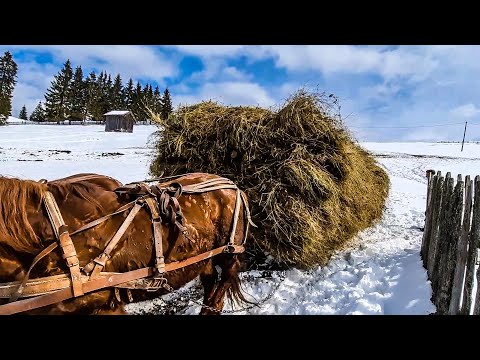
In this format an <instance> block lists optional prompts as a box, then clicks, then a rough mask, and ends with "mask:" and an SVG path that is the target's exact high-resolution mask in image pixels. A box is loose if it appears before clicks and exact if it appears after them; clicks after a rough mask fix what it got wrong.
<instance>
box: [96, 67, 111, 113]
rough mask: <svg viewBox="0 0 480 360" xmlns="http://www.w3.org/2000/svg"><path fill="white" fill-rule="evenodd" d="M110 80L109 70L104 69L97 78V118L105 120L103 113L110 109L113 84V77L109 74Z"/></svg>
mask: <svg viewBox="0 0 480 360" xmlns="http://www.w3.org/2000/svg"><path fill="white" fill-rule="evenodd" d="M108 79H109V81H108V80H107V72H106V71H102V72H101V73H100V75H99V76H98V79H97V87H98V96H97V106H96V108H95V115H94V116H95V119H96V120H102V121H103V120H104V116H103V114H105V113H106V112H107V111H110V110H111V109H110V87H111V84H112V79H111V77H110V76H108Z"/></svg>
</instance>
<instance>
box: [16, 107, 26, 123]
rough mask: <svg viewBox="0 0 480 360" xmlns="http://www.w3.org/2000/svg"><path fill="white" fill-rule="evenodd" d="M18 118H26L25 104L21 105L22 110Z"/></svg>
mask: <svg viewBox="0 0 480 360" xmlns="http://www.w3.org/2000/svg"><path fill="white" fill-rule="evenodd" d="M18 118H19V119H22V120H28V115H27V107H26V106H25V105H23V106H22V110H20V115H18Z"/></svg>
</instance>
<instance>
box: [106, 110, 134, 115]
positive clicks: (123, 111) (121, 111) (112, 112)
mask: <svg viewBox="0 0 480 360" xmlns="http://www.w3.org/2000/svg"><path fill="white" fill-rule="evenodd" d="M129 113H130V111H127V110H113V111H109V112H107V113H105V114H103V115H127V114H129Z"/></svg>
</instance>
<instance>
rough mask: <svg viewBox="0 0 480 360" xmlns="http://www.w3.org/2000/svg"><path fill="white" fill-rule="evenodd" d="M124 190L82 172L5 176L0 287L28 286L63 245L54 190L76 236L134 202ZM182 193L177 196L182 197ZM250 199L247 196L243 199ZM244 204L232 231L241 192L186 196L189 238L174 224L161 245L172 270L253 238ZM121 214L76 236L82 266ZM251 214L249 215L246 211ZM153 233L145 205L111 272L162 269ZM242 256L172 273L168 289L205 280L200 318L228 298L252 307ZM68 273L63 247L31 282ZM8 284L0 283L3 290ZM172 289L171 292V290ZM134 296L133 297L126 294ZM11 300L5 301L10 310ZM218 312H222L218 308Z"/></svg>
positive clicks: (71, 305)
mask: <svg viewBox="0 0 480 360" xmlns="http://www.w3.org/2000/svg"><path fill="white" fill-rule="evenodd" d="M217 178H219V177H218V176H216V175H212V174H203V173H195V174H187V175H184V176H181V177H177V178H175V179H174V180H170V181H165V182H161V183H160V184H159V186H160V187H162V186H166V187H167V186H169V185H170V184H172V181H174V182H175V183H178V184H180V185H182V186H188V185H192V184H199V183H202V182H205V181H208V180H213V181H216V180H214V179H217ZM121 187H122V184H121V183H120V182H119V181H117V180H115V179H113V178H110V177H107V176H101V175H96V174H79V175H74V176H71V177H67V178H63V179H58V180H54V181H51V182H46V183H41V182H35V181H30V180H20V179H14V178H5V177H0V283H6V282H14V281H17V282H19V281H21V280H22V279H23V278H24V277H25V274H26V272H27V270H28V268H29V267H30V265H31V264H32V261H33V260H34V258H35V256H36V255H37V254H39V253H40V252H41V251H42V250H43V249H45V248H46V247H48V246H49V245H50V244H51V243H52V242H55V241H56V237H55V233H54V230H53V226H52V223H51V222H50V220H49V217H48V213H47V210H46V208H45V206H43V203H42V199H43V198H44V196H45V193H46V192H50V193H51V194H52V195H53V197H54V198H55V201H56V203H57V205H58V209H59V210H60V213H61V215H62V216H63V219H64V222H65V223H66V225H67V226H68V229H69V232H70V233H72V232H73V231H74V230H75V229H79V228H81V227H82V226H84V225H85V224H87V223H90V222H92V221H93V220H96V219H98V218H101V217H102V216H105V215H107V214H111V213H114V212H115V211H116V210H118V209H119V208H121V207H122V206H124V205H125V204H127V203H128V202H129V201H131V198H130V199H129V198H128V196H126V195H125V194H122V193H119V192H118V191H117V192H116V191H115V190H116V189H118V188H121ZM177 195H178V194H177ZM242 196H243V193H242ZM244 199H245V202H243V203H242V204H241V206H242V211H240V214H239V218H238V223H237V224H236V226H233V225H232V223H233V222H234V220H232V219H233V217H232V216H233V214H234V209H235V206H236V201H238V200H237V197H236V191H235V190H231V189H218V190H215V191H209V192H203V193H199V194H182V195H180V196H178V203H179V205H180V208H181V211H182V212H183V223H182V226H183V227H184V232H183V233H182V232H181V231H179V230H178V228H177V227H176V226H174V225H168V224H165V223H164V224H162V226H161V235H162V236H161V239H162V241H161V243H162V245H163V251H164V258H165V264H167V265H168V264H169V263H174V262H176V261H181V260H185V259H188V258H190V257H192V256H195V255H198V254H201V253H204V252H208V251H210V250H212V249H215V248H218V247H220V246H222V245H225V244H227V241H228V237H229V235H230V233H231V231H232V228H233V231H234V241H235V244H241V243H242V240H244V239H245V238H246V235H247V232H248V223H247V221H248V219H247V217H248V216H247V215H245V213H244V211H243V210H245V208H247V209H248V205H247V206H246V198H244ZM127 214H128V211H124V212H121V213H119V214H116V215H114V216H112V217H111V218H109V219H108V220H106V221H104V222H101V223H99V224H97V225H96V226H93V227H91V228H89V229H87V230H85V231H82V232H79V233H76V234H74V235H72V236H71V239H72V241H73V244H74V247H75V249H76V253H77V256H78V260H79V263H80V268H84V267H85V266H86V265H87V264H88V263H89V262H91V260H92V259H94V258H95V257H97V256H98V255H100V254H101V253H102V251H103V250H104V249H105V247H106V245H107V243H108V241H109V240H110V239H111V238H112V237H113V236H114V234H115V233H116V231H117V230H118V229H119V227H120V226H121V225H122V223H123V221H124V220H125V218H126V217H127ZM247 214H248V213H247ZM153 239H154V231H153V229H152V218H151V213H150V212H149V211H148V208H146V207H145V206H144V207H142V208H141V209H140V211H139V212H138V214H137V215H136V216H135V217H134V219H133V221H132V222H131V224H130V225H129V226H128V228H127V230H126V231H125V233H124V234H123V236H122V237H121V239H120V241H119V242H118V244H117V245H116V247H115V248H114V249H113V251H112V253H111V254H110V257H109V258H108V261H106V264H105V268H104V271H106V272H115V273H124V272H128V271H132V270H135V269H141V268H145V267H152V266H154V263H155V249H154V247H155V246H154V241H153ZM242 255H243V254H228V253H221V254H219V255H217V256H214V257H211V258H209V259H207V260H203V261H200V262H197V263H195V264H191V265H189V266H185V267H182V268H180V269H177V270H173V271H171V272H167V273H165V278H166V280H167V283H168V284H169V285H170V286H171V288H173V289H178V288H180V287H182V286H183V285H185V284H186V283H187V282H189V281H191V280H193V279H195V278H197V276H200V280H201V283H202V285H203V288H204V305H206V306H204V307H202V310H201V312H200V313H201V314H215V313H218V312H219V311H220V310H221V309H222V308H223V304H224V299H225V297H226V296H228V297H229V298H230V299H231V300H232V301H233V300H236V301H239V302H248V301H247V300H246V299H245V297H244V295H243V294H242V292H241V289H240V279H239V277H238V270H239V268H240V266H241V261H242ZM59 274H69V267H68V266H67V264H66V262H65V259H64V258H62V252H61V251H60V248H59V247H57V248H56V249H55V250H53V251H52V252H51V253H49V254H48V255H47V256H45V257H44V258H42V259H41V260H40V261H39V262H38V264H37V265H36V266H35V267H34V268H33V270H32V272H31V273H30V276H29V278H30V279H36V278H44V277H49V276H52V275H59ZM0 285H1V284H0ZM171 288H170V289H171ZM165 292H166V290H165V289H164V288H159V289H157V290H156V291H145V290H130V289H129V290H126V289H120V290H118V289H117V290H116V291H114V289H113V288H106V289H101V290H98V291H94V292H90V293H86V294H84V295H82V296H78V297H75V298H71V299H68V300H64V301H61V302H59V303H55V304H51V305H48V306H43V307H40V308H37V309H34V310H29V311H27V313H30V314H39V313H42V314H43V313H46V314H108V313H125V311H124V309H123V307H124V305H125V303H126V301H127V299H128V300H129V301H134V302H137V301H141V300H147V299H152V298H155V297H158V296H160V295H162V294H164V293H165ZM127 295H128V296H127ZM7 302H8V299H0V304H5V303H7ZM212 308H213V309H216V310H212Z"/></svg>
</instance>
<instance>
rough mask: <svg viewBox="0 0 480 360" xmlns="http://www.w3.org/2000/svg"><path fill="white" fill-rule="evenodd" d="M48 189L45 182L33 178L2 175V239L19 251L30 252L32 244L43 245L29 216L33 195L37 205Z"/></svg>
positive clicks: (0, 215)
mask: <svg viewBox="0 0 480 360" xmlns="http://www.w3.org/2000/svg"><path fill="white" fill-rule="evenodd" d="M46 190H47V186H46V185H45V184H41V183H39V182H35V181H32V180H20V179H16V178H6V177H0V240H1V241H2V242H6V243H8V245H10V246H11V247H12V248H14V249H16V250H18V251H26V252H29V251H31V249H32V246H35V247H37V246H38V247H41V243H40V238H39V237H38V236H37V235H36V234H35V232H34V231H33V228H32V226H31V225H30V222H29V221H28V218H27V214H28V211H27V207H28V206H32V205H34V204H32V203H31V199H32V197H34V198H36V199H38V204H37V207H38V208H40V206H41V199H42V198H43V194H44V192H45V191H46Z"/></svg>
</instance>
